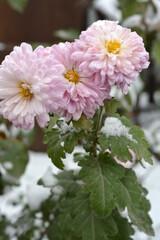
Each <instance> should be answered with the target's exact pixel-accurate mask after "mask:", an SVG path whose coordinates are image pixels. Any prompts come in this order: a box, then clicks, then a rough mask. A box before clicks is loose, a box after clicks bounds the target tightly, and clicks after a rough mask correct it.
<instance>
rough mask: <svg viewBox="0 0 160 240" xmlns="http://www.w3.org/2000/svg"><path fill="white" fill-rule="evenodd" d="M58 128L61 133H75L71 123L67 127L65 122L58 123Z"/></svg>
mask: <svg viewBox="0 0 160 240" xmlns="http://www.w3.org/2000/svg"><path fill="white" fill-rule="evenodd" d="M60 127H61V133H62V134H65V133H66V132H73V131H75V129H74V127H73V124H72V122H70V124H69V125H68V124H67V123H66V122H65V121H62V122H61V123H60Z"/></svg>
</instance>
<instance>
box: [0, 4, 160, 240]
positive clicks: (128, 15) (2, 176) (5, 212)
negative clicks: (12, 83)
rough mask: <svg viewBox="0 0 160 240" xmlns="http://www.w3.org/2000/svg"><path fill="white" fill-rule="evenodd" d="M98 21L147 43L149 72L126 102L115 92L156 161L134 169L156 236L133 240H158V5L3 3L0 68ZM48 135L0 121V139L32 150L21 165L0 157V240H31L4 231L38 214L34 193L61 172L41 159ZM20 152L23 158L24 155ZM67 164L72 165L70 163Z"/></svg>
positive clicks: (74, 35) (39, 192)
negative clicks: (16, 53)
mask: <svg viewBox="0 0 160 240" xmlns="http://www.w3.org/2000/svg"><path fill="white" fill-rule="evenodd" d="M98 19H101V20H102V19H108V20H117V21H119V23H120V24H121V25H122V26H124V27H129V28H131V29H132V30H133V31H136V32H137V33H138V34H139V35H141V36H142V37H143V39H144V43H145V47H146V49H147V51H148V52H149V54H150V66H149V68H148V69H147V70H144V71H143V72H142V73H141V74H140V76H139V78H138V79H137V81H136V82H135V83H134V84H133V85H132V87H131V88H130V90H129V93H128V94H127V95H126V96H124V95H123V94H122V93H121V91H120V90H118V89H115V88H114V89H113V90H112V95H113V96H115V97H116V98H117V99H118V100H119V101H120V103H121V107H120V108H119V112H120V113H122V114H125V115H126V116H127V117H129V118H130V119H131V120H132V121H133V123H134V124H137V125H140V126H141V127H142V128H143V129H144V131H145V135H146V138H147V140H148V141H149V144H150V151H151V152H152V154H153V160H154V165H153V166H151V167H150V166H146V169H143V168H142V167H141V166H135V170H136V172H137V175H138V177H139V181H140V182H141V183H142V184H143V185H144V186H146V187H147V188H148V190H149V195H148V198H149V199H150V201H151V205H152V210H151V217H152V218H153V223H154V228H155V231H156V236H155V237H152V238H151V237H150V238H149V237H147V236H146V235H144V234H140V233H136V234H135V236H134V239H135V240H142V239H144V240H149V239H150V240H151V239H152V240H153V239H154V240H160V219H159V216H160V206H159V202H160V181H159V176H160V162H159V161H160V0H137V1H136V0H0V62H2V61H3V59H4V58H5V56H6V55H7V54H9V53H10V52H11V51H12V49H13V47H14V46H15V45H20V44H21V42H28V43H30V44H32V46H33V48H35V47H37V46H38V45H40V44H42V45H44V46H50V45H52V44H54V43H58V42H59V41H73V40H74V39H75V38H78V36H79V34H80V32H81V31H82V30H85V29H86V28H87V27H88V26H89V25H90V24H92V23H93V22H94V21H96V20H98ZM44 131H45V130H41V129H39V128H38V126H37V125H36V128H35V129H34V130H33V131H29V132H27V131H22V130H17V129H15V128H14V127H13V126H11V125H10V123H8V122H7V121H5V120H4V119H2V118H0V139H2V140H3V139H8V138H16V139H17V141H19V143H20V142H21V143H23V144H25V145H27V147H28V148H29V150H30V151H29V158H27V157H26V159H25V160H24V161H23V162H22V161H21V159H19V160H16V161H12V158H13V152H12V151H11V152H10V155H9V153H8V155H7V156H6V158H7V157H8V158H7V159H9V160H7V161H5V162H4V160H3V159H2V156H1V152H0V161H2V162H3V164H2V165H3V166H1V168H0V170H1V171H0V172H1V173H0V194H1V195H0V214H1V215H2V217H1V218H0V240H8V239H9V240H10V239H11V240H16V239H18V240H19V239H23V240H25V239H32V238H31V237H28V238H27V237H26V238H25V236H27V233H26V235H25V236H24V235H23V237H22V238H21V236H20V235H19V237H17V238H16V237H15V235H14V233H13V232H14V231H13V229H12V231H11V229H10V230H7V231H9V233H8V232H7V233H6V229H7V227H6V226H7V224H8V222H7V221H8V220H7V219H11V218H12V221H13V219H14V221H13V222H14V224H18V223H17V222H16V221H17V219H18V217H16V216H18V214H20V212H22V209H23V207H24V206H25V204H27V205H28V206H29V207H30V209H31V210H34V211H35V209H36V208H34V207H33V206H32V203H30V199H31V198H34V197H33V195H34V194H35V195H36V194H37V195H36V196H35V199H37V198H38V197H39V196H41V195H42V194H43V195H44V193H42V192H43V190H42V189H41V188H40V186H37V187H36V182H37V180H38V178H40V177H41V175H43V174H44V173H45V171H46V169H47V167H48V166H50V168H51V169H52V171H53V172H57V169H55V168H54V167H53V166H52V164H51V162H50V160H49V159H48V158H47V156H46V155H45V153H43V154H42V153H39V152H44V151H45V150H46V146H45V145H43V144H42V139H43V135H44ZM1 145H2V142H0V146H1ZM1 147H2V146H1ZM12 148H13V145H11V149H12ZM21 148H22V146H21ZM12 150H13V149H12ZM21 151H22V152H21V154H23V153H24V149H23V150H22V149H21ZM36 152H37V153H36ZM14 154H15V153H14ZM69 159H70V161H71V157H69ZM4 163H5V164H4ZM9 163H11V164H12V166H11V164H10V165H9ZM71 166H72V164H71ZM69 167H70V166H69ZM69 167H68V168H69ZM17 168H19V169H18V170H16V173H15V171H14V170H15V169H17ZM34 169H36V174H35V171H34ZM35 175H36V177H35ZM27 194H30V195H27ZM45 194H46V198H47V196H48V195H47V193H45ZM22 199H23V200H22ZM39 199H41V198H40V197H39ZM42 200H43V201H44V199H42ZM35 201H36V200H35ZM17 202H18V203H17ZM20 202H21V204H19V203H20ZM13 203H14V204H13ZM30 204H31V205H30ZM40 204H41V202H40V203H39V205H38V208H39V207H40ZM32 207H33V209H32ZM36 207H37V206H36ZM38 208H37V209H38ZM37 209H36V211H38V210H37ZM9 221H10V220H9ZM5 224H6V225H5ZM11 232H12V233H13V234H11ZM34 239H38V240H39V239H42V240H45V239H46V238H45V237H43V238H38V237H37V238H36V237H35V238H34Z"/></svg>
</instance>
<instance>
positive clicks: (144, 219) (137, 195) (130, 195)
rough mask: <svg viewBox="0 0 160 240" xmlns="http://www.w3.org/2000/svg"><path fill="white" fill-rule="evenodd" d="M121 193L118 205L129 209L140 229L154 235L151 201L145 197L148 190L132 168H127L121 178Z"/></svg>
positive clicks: (120, 207)
mask: <svg viewBox="0 0 160 240" xmlns="http://www.w3.org/2000/svg"><path fill="white" fill-rule="evenodd" d="M120 182H121V194H120V195H119V197H118V201H117V206H118V208H119V209H120V210H121V211H123V210H124V209H125V207H127V209H128V214H129V217H130V219H131V221H132V223H133V224H134V225H136V226H137V227H138V228H139V230H140V231H143V232H145V233H146V234H148V235H154V231H153V229H152V226H151V225H152V220H151V218H150V216H149V215H148V212H149V210H150V203H149V201H148V200H147V199H146V198H145V195H146V190H144V189H143V188H142V187H141V186H140V184H138V183H137V178H136V175H135V173H134V171H133V170H132V169H128V170H126V174H125V176H124V177H123V178H121V179H120Z"/></svg>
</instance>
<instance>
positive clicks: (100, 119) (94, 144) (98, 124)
mask: <svg viewBox="0 0 160 240" xmlns="http://www.w3.org/2000/svg"><path fill="white" fill-rule="evenodd" d="M102 117H103V107H100V111H99V116H98V120H97V126H96V131H95V142H94V143H93V147H92V149H93V154H94V156H95V157H97V138H98V132H99V129H100V127H101V122H102Z"/></svg>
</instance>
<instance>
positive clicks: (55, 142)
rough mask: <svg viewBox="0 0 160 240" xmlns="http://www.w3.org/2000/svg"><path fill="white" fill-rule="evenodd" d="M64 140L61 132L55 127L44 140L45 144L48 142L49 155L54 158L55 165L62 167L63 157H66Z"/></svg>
mask: <svg viewBox="0 0 160 240" xmlns="http://www.w3.org/2000/svg"><path fill="white" fill-rule="evenodd" d="M62 142H63V140H62V138H60V132H59V130H58V129H55V128H54V129H52V130H51V131H49V132H47V133H46V135H45V136H44V140H43V143H44V144H48V146H47V153H48V156H49V157H50V158H51V159H52V162H53V163H54V165H55V166H56V167H58V168H60V169H63V168H64V164H63V162H62V158H63V159H64V158H65V157H66V154H65V151H64V147H63V146H62V145H61V143H62Z"/></svg>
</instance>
